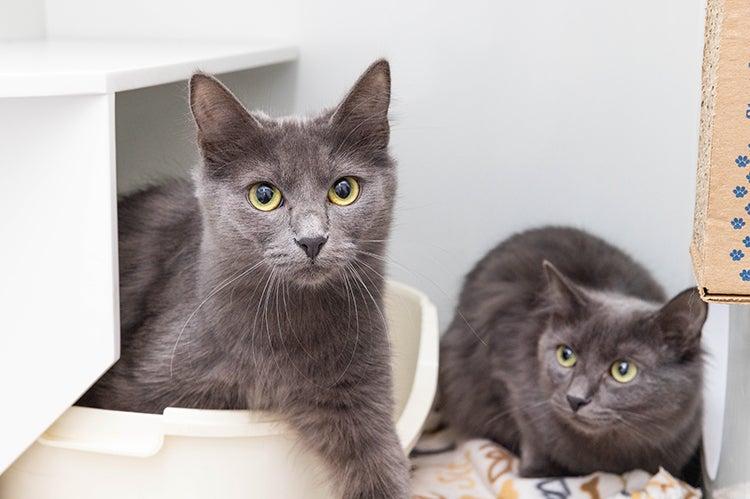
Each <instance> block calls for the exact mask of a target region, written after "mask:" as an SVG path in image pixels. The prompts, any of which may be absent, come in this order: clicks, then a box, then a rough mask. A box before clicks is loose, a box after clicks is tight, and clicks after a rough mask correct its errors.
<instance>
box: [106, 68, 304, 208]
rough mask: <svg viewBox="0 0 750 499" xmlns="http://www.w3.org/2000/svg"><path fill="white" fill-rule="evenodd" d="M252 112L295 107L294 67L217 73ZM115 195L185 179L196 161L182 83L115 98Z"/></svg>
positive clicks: (276, 113)
mask: <svg viewBox="0 0 750 499" xmlns="http://www.w3.org/2000/svg"><path fill="white" fill-rule="evenodd" d="M219 78H220V79H221V81H222V82H223V83H224V84H226V85H227V86H228V87H229V88H230V89H231V90H232V91H233V92H235V94H236V95H237V96H238V97H239V98H240V99H241V100H242V102H243V103H245V104H246V105H247V106H248V107H250V108H251V109H262V110H264V111H266V112H268V113H269V114H271V115H273V116H282V115H286V114H291V113H292V112H293V110H294V107H295V100H294V98H295V87H296V85H297V63H296V62H294V63H285V64H277V65H274V66H266V67H262V68H256V69H250V70H247V71H238V72H235V73H227V74H222V75H219ZM115 105H116V106H117V108H116V113H115V115H116V120H117V123H116V128H117V132H116V133H117V191H118V193H119V194H126V193H129V192H132V191H134V190H137V189H140V188H143V187H146V186H148V185H151V184H154V183H158V182H160V181H162V180H164V179H165V178H173V177H184V176H186V175H187V174H189V172H190V170H191V168H192V167H193V166H194V165H196V164H197V163H198V149H197V147H196V145H195V128H194V124H193V118H192V116H191V115H190V107H189V104H188V90H187V83H186V82H184V81H181V82H176V83H170V84H167V85H158V86H155V87H150V88H145V89H139V90H131V91H128V92H121V93H118V94H117V95H116V103H115Z"/></svg>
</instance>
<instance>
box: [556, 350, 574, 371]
mask: <svg viewBox="0 0 750 499" xmlns="http://www.w3.org/2000/svg"><path fill="white" fill-rule="evenodd" d="M556 355H557V362H559V363H560V365H561V366H563V367H573V366H574V365H576V361H577V360H578V358H577V357H576V354H575V352H574V351H573V349H572V348H570V347H569V346H568V345H560V346H559V347H557V352H556Z"/></svg>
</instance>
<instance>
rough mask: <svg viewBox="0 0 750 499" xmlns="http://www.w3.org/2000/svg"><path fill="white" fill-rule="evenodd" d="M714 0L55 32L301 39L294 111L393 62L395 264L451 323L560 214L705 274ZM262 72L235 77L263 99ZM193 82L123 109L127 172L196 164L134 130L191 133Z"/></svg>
mask: <svg viewBox="0 0 750 499" xmlns="http://www.w3.org/2000/svg"><path fill="white" fill-rule="evenodd" d="M0 1H2V0H0ZM6 1H7V0H6ZM702 3H703V2H702V0H662V1H660V2H653V1H649V0H631V1H629V2H601V1H600V0H569V1H566V2H560V1H557V0H524V1H518V0H516V1H512V2H511V1H508V0H494V1H493V0H464V1H462V2H449V1H447V0H443V1H428V0H419V1H409V2H406V1H398V0H379V1H377V2H362V1H349V2H341V1H335V0H315V1H309V2H303V1H301V0H283V1H281V2H273V1H271V0H251V1H240V0H215V1H213V2H210V3H206V2H204V1H199V0H182V1H178V0H160V1H154V0H132V1H130V2H100V1H97V0H46V5H47V25H48V31H49V32H50V34H52V35H65V36H81V35H85V36H114V37H124V36H125V37H127V36H131V37H132V36H148V37H176V38H184V37H204V38H242V37H254V36H274V35H276V36H279V37H287V38H291V39H296V40H298V41H299V43H300V45H301V49H302V55H301V59H300V62H299V65H298V68H297V69H298V71H295V70H294V69H292V70H289V71H288V74H289V75H291V76H289V77H290V78H294V76H295V75H296V77H297V80H296V87H293V88H291V89H289V88H286V89H284V88H282V89H281V90H280V91H277V92H276V94H277V95H276V96H275V97H272V98H271V99H270V103H271V105H272V106H273V107H274V108H275V109H276V110H280V111H282V112H283V111H286V110H287V109H284V108H285V107H287V108H289V107H292V105H293V103H294V102H295V100H296V104H294V107H295V108H296V110H298V111H308V110H316V109H318V108H319V107H321V106H324V105H331V104H334V103H335V102H336V101H337V100H338V99H339V98H340V97H341V96H342V94H343V93H344V92H345V90H346V89H347V87H348V86H349V85H350V84H351V83H352V82H353V80H354V79H355V78H356V76H357V75H358V73H359V72H360V71H361V70H362V69H364V67H366V65H367V64H368V63H369V62H371V61H372V60H373V59H375V58H376V57H379V56H387V57H388V58H389V59H390V60H391V63H392V66H393V82H394V105H393V115H394V118H395V122H396V124H395V128H394V132H393V148H394V152H395V154H396V156H397V157H398V159H399V162H400V179H401V183H400V188H399V195H398V196H399V197H398V217H397V224H396V229H395V233H394V237H393V245H392V256H393V258H394V259H395V260H396V261H398V262H399V263H400V264H402V265H404V266H405V267H407V268H409V269H411V270H410V271H405V270H402V269H401V268H399V267H397V266H394V268H393V269H392V270H393V274H394V275H395V276H397V277H399V278H400V279H403V280H405V281H408V282H411V283H414V284H416V285H418V286H419V287H421V288H423V289H424V290H425V291H427V292H428V293H429V294H430V295H431V296H432V297H433V299H434V300H435V301H436V302H438V304H439V306H440V309H441V318H442V320H443V321H444V322H445V321H447V320H448V318H449V317H450V315H451V307H452V304H453V302H454V299H455V296H456V293H457V291H458V289H459V286H460V279H461V277H462V275H463V274H464V273H465V272H466V271H467V270H468V269H469V268H470V266H471V265H472V264H473V262H475V261H476V260H477V259H478V258H479V257H480V256H481V255H482V254H483V253H484V252H485V251H486V250H488V249H489V248H490V247H492V246H493V245H494V244H495V243H496V242H498V241H499V240H500V239H502V238H504V237H506V236H507V235H509V234H510V233H512V232H514V231H517V230H520V229H523V228H525V227H529V226H534V225H540V224H545V223H559V224H573V225H577V226H580V227H584V228H588V229H590V230H592V231H594V232H596V233H599V234H601V235H603V236H605V237H607V238H608V239H610V240H612V241H613V242H615V243H617V244H619V245H621V246H623V247H624V248H626V249H627V250H628V251H630V252H631V253H632V254H633V255H634V256H636V257H637V258H639V259H640V260H642V261H644V262H645V263H646V264H647V266H648V267H649V268H650V269H651V270H653V272H654V273H655V274H656V276H657V278H658V279H659V280H660V281H662V282H663V283H664V284H665V285H666V286H667V287H668V289H669V290H670V291H676V290H678V289H679V288H681V287H684V286H687V285H688V284H690V280H691V274H690V270H689V268H690V267H689V257H688V245H689V240H690V231H691V213H692V204H693V201H692V199H693V186H694V169H695V162H696V150H697V145H696V144H697V128H698V126H697V120H698V109H699V104H700V101H699V74H700V57H701V46H702V23H703V11H702ZM258 81H259V80H258V79H257V77H254V76H253V73H252V72H249V73H248V74H247V75H246V76H242V75H237V76H234V77H232V80H231V81H229V83H230V86H232V87H233V88H235V89H240V93H243V94H245V95H246V96H247V97H248V98H250V99H257V100H251V101H249V102H248V103H249V105H250V106H253V107H255V106H260V107H263V106H264V105H265V104H267V103H268V102H269V100H268V99H266V98H265V97H264V95H263V93H262V92H259V91H258V90H259V89H258V88H256V87H255V85H257V83H258ZM260 81H261V82H265V83H263V84H268V82H270V81H272V80H270V79H263V77H261V80H260ZM290 81H293V80H290ZM284 85H286V84H284ZM284 85H282V86H284ZM295 88H296V91H295V90H294V89H295ZM181 89H182V87H180V86H177V85H176V86H170V87H168V88H167V90H164V91H167V92H172V97H170V98H171V99H172V101H170V102H171V104H170V106H172V107H171V111H169V112H165V113H163V114H161V113H159V112H154V110H149V109H148V108H144V109H142V111H143V113H144V114H143V115H142V116H147V117H148V116H150V118H148V119H145V118H143V117H142V116H140V115H139V114H138V113H137V112H136V113H132V114H131V115H129V116H128V117H122V118H118V139H120V140H123V137H124V140H126V141H127V143H128V144H129V149H130V151H131V152H130V153H127V154H126V157H119V156H118V160H119V162H120V164H123V165H124V164H130V165H133V164H136V163H138V164H141V165H146V166H148V162H149V161H151V162H157V163H158V162H161V161H170V160H172V161H177V162H178V163H179V162H182V161H185V160H186V158H187V156H186V155H185V154H184V153H182V152H180V153H177V154H174V157H173V158H169V157H167V156H168V154H166V153H165V152H164V151H165V148H164V146H163V144H164V142H163V141H162V140H151V139H149V137H148V134H146V133H144V132H143V131H138V130H136V129H134V128H132V127H136V126H138V125H139V123H148V124H149V126H152V127H157V128H160V127H162V128H164V129H165V130H166V129H168V127H172V128H171V129H169V131H168V132H159V133H158V134H159V135H160V136H164V135H165V134H173V135H174V134H175V133H177V135H174V136H173V137H172V138H171V139H169V140H174V142H173V143H174V144H186V143H188V141H189V135H184V134H183V135H180V134H182V133H183V132H184V130H188V128H185V126H186V125H185V122H184V118H185V116H186V115H185V114H183V113H181V112H180V111H179V104H180V102H179V100H176V99H177V98H178V95H179V92H181ZM154 91H159V90H154ZM128 98H129V97H128V96H125V97H121V98H118V100H121V99H128ZM118 109H119V107H118ZM185 111H187V108H185ZM178 119H180V120H183V122H182V123H181V124H178V125H176V120H178ZM139 120H141V121H139ZM149 120H150V121H149ZM175 126H177V127H178V128H177V129H176V130H177V132H175V131H174V130H175V128H174V127H175ZM126 127H127V128H132V129H125V128H126ZM179 127H183V128H179ZM180 130H182V131H180ZM174 137H177V139H175V138H174ZM160 144H162V145H160ZM176 147H178V146H176ZM168 149H169V148H167V150H168ZM172 149H174V148H172ZM188 156H189V154H188ZM146 169H148V168H146ZM423 276H427V277H423Z"/></svg>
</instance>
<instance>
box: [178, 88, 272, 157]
mask: <svg viewBox="0 0 750 499" xmlns="http://www.w3.org/2000/svg"><path fill="white" fill-rule="evenodd" d="M190 110H191V111H192V113H193V118H194V119H195V124H196V126H197V127H198V145H199V146H200V148H201V151H202V152H203V157H204V160H205V163H206V167H207V168H209V170H211V171H223V170H224V168H223V167H224V166H226V164H227V163H231V162H232V161H234V160H235V159H237V157H238V156H239V155H241V154H243V153H247V152H249V151H250V149H252V148H253V147H254V146H257V141H258V138H257V135H258V132H259V130H260V128H261V125H260V123H258V121H257V120H256V119H255V118H254V117H253V116H252V115H251V114H250V113H249V112H248V111H247V110H246V109H245V107H244V106H243V105H242V104H241V103H240V101H239V100H238V99H237V98H236V97H235V96H234V95H233V94H232V92H230V91H229V90H228V89H227V88H226V87H225V86H224V85H222V84H221V82H219V80H217V79H216V78H214V77H212V76H209V75H207V74H204V73H196V74H194V75H193V76H192V77H191V78H190Z"/></svg>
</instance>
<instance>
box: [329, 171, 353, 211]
mask: <svg viewBox="0 0 750 499" xmlns="http://www.w3.org/2000/svg"><path fill="white" fill-rule="evenodd" d="M358 196H359V182H357V179H355V178H354V177H342V178H340V179H338V180H337V181H336V182H334V183H333V185H332V186H331V188H330V189H328V200H329V201H330V202H332V203H333V204H336V205H339V206H349V205H350V204H352V203H353V202H354V201H356V200H357V197H358Z"/></svg>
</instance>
